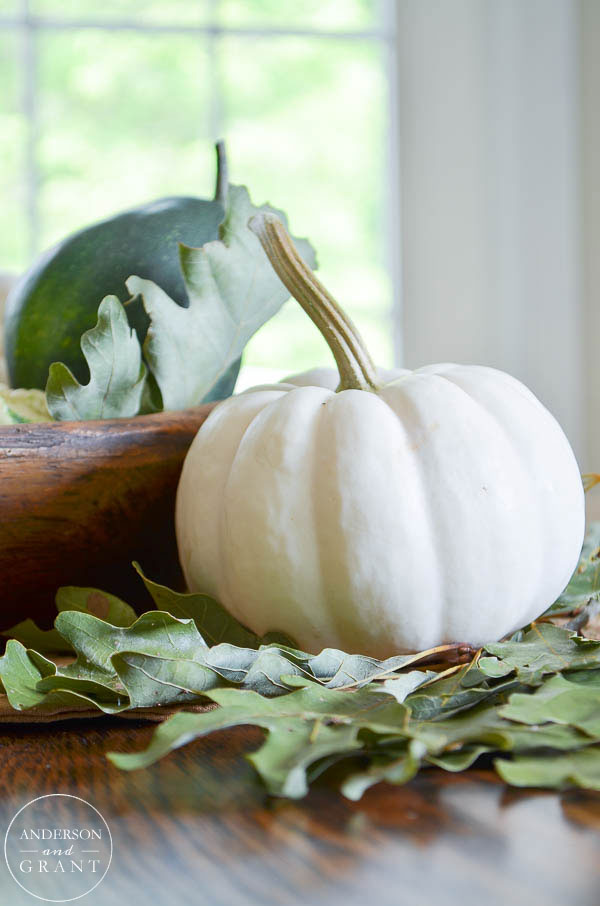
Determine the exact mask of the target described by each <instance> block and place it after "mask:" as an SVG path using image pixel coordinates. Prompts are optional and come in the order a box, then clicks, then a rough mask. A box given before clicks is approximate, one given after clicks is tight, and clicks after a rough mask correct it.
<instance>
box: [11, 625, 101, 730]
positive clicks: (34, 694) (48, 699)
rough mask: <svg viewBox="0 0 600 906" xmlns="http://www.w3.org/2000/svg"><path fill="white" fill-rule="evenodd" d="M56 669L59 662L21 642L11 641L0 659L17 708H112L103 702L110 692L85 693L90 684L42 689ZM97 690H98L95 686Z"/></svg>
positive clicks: (12, 699)
mask: <svg viewBox="0 0 600 906" xmlns="http://www.w3.org/2000/svg"><path fill="white" fill-rule="evenodd" d="M55 670H56V667H55V665H54V664H53V663H52V662H51V661H47V660H46V659H45V658H44V657H42V655H41V654H38V653H37V652H35V651H28V650H27V649H26V648H25V647H24V646H23V645H21V643H20V642H17V641H15V640H11V641H9V642H8V643H7V645H6V652H5V653H4V655H3V657H1V658H0V677H1V678H2V683H3V685H4V689H5V691H6V695H7V697H8V700H9V702H10V704H11V706H12V707H13V708H15V710H17V711H22V710H25V709H27V708H34V707H35V708H36V709H37V711H38V712H39V713H45V712H48V711H55V710H56V709H57V708H60V707H67V708H69V709H73V708H81V707H83V706H85V705H88V706H89V705H92V706H94V707H98V708H100V709H101V710H107V711H110V710H111V709H110V706H108V707H104V705H103V701H104V700H105V699H107V698H108V697H109V693H108V692H106V693H105V691H104V690H101V695H100V697H96V696H91V697H90V696H88V695H86V694H85V692H86V691H87V690H88V689H89V688H90V686H89V685H87V686H86V684H84V683H81V684H79V686H78V688H77V690H76V691H70V690H68V689H64V688H61V689H56V690H53V689H48V688H40V687H41V686H42V684H43V683H44V679H45V677H50V676H52V674H53V672H54V671H55ZM93 691H94V692H97V691H98V690H97V689H96V688H93ZM113 710H115V709H113Z"/></svg>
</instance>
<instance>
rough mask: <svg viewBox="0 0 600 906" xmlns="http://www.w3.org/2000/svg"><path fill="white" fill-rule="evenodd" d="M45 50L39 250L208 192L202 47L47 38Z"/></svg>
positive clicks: (186, 41) (136, 38)
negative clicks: (137, 211) (127, 213)
mask: <svg viewBox="0 0 600 906" xmlns="http://www.w3.org/2000/svg"><path fill="white" fill-rule="evenodd" d="M39 48H40V60H39V81H40V97H39V108H40V133H41V137H40V143H39V160H40V167H41V172H42V179H43V182H42V190H41V199H40V205H41V222H42V237H41V246H42V247H43V246H46V245H48V244H49V243H51V242H53V241H55V240H57V239H59V238H60V237H62V236H64V235H65V234H66V233H68V232H70V231H71V230H73V229H75V228H77V227H79V226H82V225H84V224H86V223H89V222H91V221H93V220H97V219H99V218H100V217H103V216H106V215H108V214H111V213H113V212H114V211H117V210H120V209H123V208H126V207H129V206H131V205H133V204H137V203H139V202H143V201H146V200H148V199H150V198H152V197H157V196H160V195H169V194H186V195H194V194H198V195H206V194H209V195H212V192H213V179H214V161H213V153H212V149H211V146H210V142H209V140H208V136H207V130H206V123H207V119H208V115H207V111H208V107H209V95H208V91H209V86H210V79H209V78H208V73H207V58H206V54H205V53H204V52H203V42H202V41H199V40H198V39H197V37H194V36H189V37H182V36H175V35H168V36H163V35H148V36H146V35H136V34H131V33H108V32H104V31H85V32H83V31H74V32H69V33H61V32H59V33H56V32H44V33H42V36H41V37H40V41H39Z"/></svg>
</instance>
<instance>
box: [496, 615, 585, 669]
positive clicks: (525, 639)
mask: <svg viewBox="0 0 600 906" xmlns="http://www.w3.org/2000/svg"><path fill="white" fill-rule="evenodd" d="M485 649H486V651H489V653H490V654H494V655H496V657H498V658H500V659H501V660H502V661H504V663H505V664H506V665H507V666H510V667H512V668H513V669H514V670H515V671H516V673H517V676H518V677H519V678H520V679H521V680H522V681H523V682H529V681H532V682H535V681H536V674H540V675H543V674H546V673H560V672H561V671H563V670H574V669H576V668H581V667H587V666H589V667H597V666H598V661H599V659H600V642H596V641H594V640H592V639H582V638H581V637H580V636H577V635H576V634H575V633H574V632H572V631H571V630H569V629H561V628H559V627H558V626H553V625H552V624H551V623H533V624H532V626H531V627H530V628H529V629H528V630H526V631H525V632H524V633H523V634H522V635H521V636H520V638H519V639H518V640H517V641H513V640H510V641H508V642H494V643H489V644H487V645H486V646H485Z"/></svg>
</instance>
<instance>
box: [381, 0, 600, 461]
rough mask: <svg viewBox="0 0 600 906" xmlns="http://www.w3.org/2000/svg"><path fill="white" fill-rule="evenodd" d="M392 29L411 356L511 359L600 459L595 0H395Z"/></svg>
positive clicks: (579, 445) (582, 451) (411, 360)
mask: <svg viewBox="0 0 600 906" xmlns="http://www.w3.org/2000/svg"><path fill="white" fill-rule="evenodd" d="M397 33H398V48H397V50H398V57H397V91H398V105H399V117H398V136H399V151H400V195H401V204H400V208H401V230H400V232H401V237H402V239H401V241H402V256H401V258H402V265H401V272H402V304H401V308H400V332H401V335H402V347H403V358H404V361H405V363H406V364H407V365H408V366H409V367H412V366H417V365H420V364H425V363H427V362H435V361H442V360H445V361H459V362H477V363H485V364H490V365H494V366H496V367H499V368H503V369H505V370H506V371H509V372H511V373H512V374H514V375H515V376H516V377H519V378H520V379H521V380H523V381H524V382H525V383H526V384H527V385H528V386H530V387H531V389H532V390H533V391H534V392H535V393H536V394H537V395H538V396H539V397H540V399H541V400H542V401H543V402H544V403H545V404H546V405H547V406H548V407H549V408H550V410H551V411H552V412H553V413H554V414H555V415H556V417H557V418H558V419H559V421H560V422H561V424H562V425H563V427H564V429H565V431H566V432H567V434H568V436H569V438H570V440H571V442H572V444H573V446H574V448H575V450H576V453H577V455H578V457H579V461H580V464H581V466H582V468H583V469H585V470H589V469H594V467H595V470H596V471H600V411H599V406H600V365H599V363H600V354H599V351H600V331H599V328H600V272H599V265H598V261H599V260H600V216H599V210H600V209H599V205H600V198H599V189H600V183H599V179H598V167H599V163H600V138H599V136H600V128H599V114H598V112H597V110H598V106H599V105H600V92H599V91H598V88H599V87H600V86H599V85H598V77H599V69H600V63H599V57H600V0H399V2H398V5H397ZM594 179H595V181H594ZM592 190H593V191H592ZM594 329H595V335H593V334H594Z"/></svg>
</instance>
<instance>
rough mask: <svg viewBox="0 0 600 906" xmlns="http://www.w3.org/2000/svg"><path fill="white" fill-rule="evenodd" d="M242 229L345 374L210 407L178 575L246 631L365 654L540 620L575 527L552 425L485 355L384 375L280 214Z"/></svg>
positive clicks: (189, 490)
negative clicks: (253, 235)
mask: <svg viewBox="0 0 600 906" xmlns="http://www.w3.org/2000/svg"><path fill="white" fill-rule="evenodd" d="M253 228H254V229H255V231H256V232H257V234H258V235H259V236H260V238H261V240H262V241H263V245H264V247H265V250H266V251H267V254H269V257H271V259H272V261H273V264H274V266H275V268H276V270H277V271H278V273H279V275H280V277H281V278H282V280H283V282H284V283H286V285H287V286H288V288H289V289H290V291H291V292H292V294H293V295H295V296H296V297H297V298H298V299H299V301H300V302H301V304H303V306H304V307H305V308H306V309H307V310H308V311H309V314H310V315H311V317H313V320H315V322H318V319H319V316H320V317H321V319H325V320H328V329H327V330H323V332H324V334H325V336H326V338H327V339H328V341H329V342H330V345H331V347H332V350H333V351H334V355H335V356H336V361H337V364H338V366H339V368H340V374H341V375H342V381H341V388H340V389H338V391H337V392H336V391H335V389H334V388H335V387H336V385H337V383H338V382H339V376H337V375H336V374H335V372H333V371H331V370H327V369H320V370H318V372H312V373H309V375H311V376H310V377H309V378H308V380H310V381H311V383H312V384H313V385H312V386H305V384H306V380H307V375H299V376H297V377H295V378H291V379H289V381H288V382H287V383H283V384H280V385H273V386H263V387H260V388H257V389H253V390H248V391H246V392H245V393H243V394H241V395H239V396H237V397H232V398H230V399H229V400H226V401H225V402H223V403H221V404H220V405H219V406H217V408H216V409H215V410H214V411H213V412H212V413H211V415H210V417H209V418H208V419H207V421H206V422H205V424H204V425H203V426H202V428H201V429H200V431H199V432H198V435H197V437H196V439H195V440H194V442H193V444H192V446H191V448H190V450H189V453H188V455H187V458H186V461H185V464H184V468H183V472H182V476H181V481H180V484H179V490H178V495H177V511H176V528H177V538H178V544H179V553H180V559H181V564H182V567H183V570H184V573H185V577H186V580H187V582H188V585H189V588H190V589H191V590H199V591H203V592H206V593H208V594H210V595H212V596H213V597H215V598H216V599H218V600H219V601H220V602H221V603H222V604H223V605H224V606H225V607H226V608H227V609H228V610H229V611H230V612H231V613H232V614H233V615H234V616H235V617H237V618H238V619H239V620H241V621H242V622H243V623H245V624H246V625H247V626H249V627H250V628H251V629H253V630H254V631H256V632H257V633H264V632H266V631H267V630H271V629H279V630H282V631H284V632H286V633H287V634H289V635H290V636H291V637H292V638H293V639H295V641H296V642H297V643H298V645H299V646H300V647H301V648H303V649H305V650H308V651H313V652H316V651H319V650H320V649H321V648H323V647H326V646H332V647H336V648H342V649H343V650H345V651H350V652H362V653H366V654H371V655H373V656H375V657H385V656H387V655H390V654H393V653H396V652H399V651H406V650H415V649H425V648H430V647H433V646H435V645H438V644H442V643H444V642H452V641H459V642H470V643H471V644H475V645H478V644H480V643H483V642H486V641H490V640H495V639H498V638H501V637H502V636H504V635H505V634H506V633H508V632H510V631H512V630H515V629H517V628H518V627H519V626H522V625H524V624H525V623H527V622H529V621H530V620H533V619H534V618H535V617H537V616H539V614H540V613H541V612H542V611H543V610H545V609H546V608H547V607H548V606H549V605H550V604H551V603H552V602H553V601H554V600H555V599H556V597H557V596H558V595H559V594H560V592H561V591H562V590H563V588H564V587H565V585H566V583H567V581H568V579H569V578H570V576H571V573H572V572H573V569H574V567H575V565H576V563H577V559H578V556H579V553H580V550H581V543H582V539H583V532H584V500H583V487H582V482H581V477H580V474H579V470H578V468H577V463H576V461H575V457H574V455H573V452H572V450H571V448H570V446H569V443H568V441H567V439H566V437H565V435H564V434H563V432H562V430H561V428H560V427H559V425H558V423H557V422H556V421H555V419H554V418H553V417H552V415H551V414H550V413H549V412H548V411H547V410H546V409H545V408H544V406H542V404H541V403H540V402H539V401H538V400H537V399H536V397H535V396H534V395H533V394H532V393H531V392H530V391H529V390H528V389H527V388H526V387H524V386H523V384H521V383H520V382H519V381H517V380H515V379H514V378H512V377H510V376H509V375H507V374H504V373H503V372H500V371H496V370H494V369H492V368H486V367H481V366H462V365H450V364H444V365H432V366H428V367H426V368H421V369H419V370H417V371H414V372H410V371H397V372H392V373H389V372H388V373H384V372H381V371H380V372H378V373H376V372H375V370H374V369H373V367H372V365H371V363H370V360H369V359H368V355H367V353H366V352H365V350H364V347H363V346H362V344H361V341H360V338H358V336H357V335H356V334H355V332H354V333H352V332H351V331H352V330H354V331H355V329H354V328H352V325H351V324H350V322H349V321H348V319H347V318H346V317H345V316H344V315H343V313H341V311H340V310H339V309H337V311H335V310H334V311H333V315H332V313H331V311H330V310H329V309H330V308H331V304H332V302H333V300H331V298H330V297H329V296H328V295H327V294H326V293H325V291H324V290H323V289H322V288H321V287H320V285H319V284H318V283H317V281H316V279H315V278H314V276H313V275H312V273H311V272H310V271H308V273H306V271H303V270H302V265H301V264H300V263H299V260H298V259H297V257H296V256H294V253H293V249H292V247H291V246H290V244H288V243H287V241H286V237H285V235H284V233H283V228H282V227H281V226H280V224H279V222H278V221H276V220H275V219H274V218H272V217H269V216H268V215H266V216H263V217H261V218H259V219H257V218H255V220H254V222H253ZM309 275H310V276H309ZM323 300H325V301H323ZM319 305H321V306H322V308H321V310H320V314H319V312H316V311H315V309H317V308H319ZM333 305H335V303H333ZM336 308H337V306H336ZM324 312H325V313H324ZM336 319H337V320H336ZM332 324H333V326H332ZM319 326H320V327H321V329H323V325H322V323H320V324H319ZM328 331H329V333H328ZM329 334H331V335H329ZM344 357H345V358H344ZM319 385H320V386H319ZM345 388H346V389H345ZM358 388H360V389H358Z"/></svg>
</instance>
